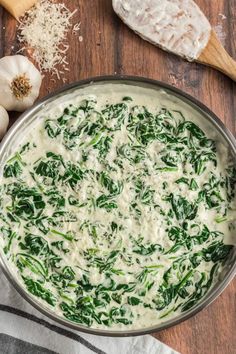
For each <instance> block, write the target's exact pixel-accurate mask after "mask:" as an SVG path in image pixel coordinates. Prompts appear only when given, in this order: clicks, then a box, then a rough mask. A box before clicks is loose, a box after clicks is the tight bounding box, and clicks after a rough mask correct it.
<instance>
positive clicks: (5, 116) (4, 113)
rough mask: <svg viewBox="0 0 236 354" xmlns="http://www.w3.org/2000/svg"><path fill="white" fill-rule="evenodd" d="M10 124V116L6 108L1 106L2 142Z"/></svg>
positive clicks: (0, 136) (0, 135)
mask: <svg viewBox="0 0 236 354" xmlns="http://www.w3.org/2000/svg"><path fill="white" fill-rule="evenodd" d="M8 124H9V115H8V113H7V111H6V110H5V108H3V107H2V106H0V140H2V138H3V137H4V135H5V133H6V131H7V127H8Z"/></svg>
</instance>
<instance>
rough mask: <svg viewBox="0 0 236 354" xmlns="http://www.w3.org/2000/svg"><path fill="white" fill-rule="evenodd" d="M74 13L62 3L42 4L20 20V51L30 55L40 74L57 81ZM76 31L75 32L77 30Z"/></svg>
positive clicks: (41, 2)
mask: <svg viewBox="0 0 236 354" xmlns="http://www.w3.org/2000/svg"><path fill="white" fill-rule="evenodd" d="M76 12H77V10H75V11H73V12H71V11H70V10H69V9H68V8H67V7H66V6H65V5H64V4H62V3H55V2H53V1H48V0H43V1H40V2H38V3H37V4H36V5H35V6H34V7H33V8H32V9H31V10H29V11H28V12H26V15H25V16H24V17H23V19H22V20H21V22H20V25H19V27H18V30H19V34H18V40H19V42H20V43H23V44H24V47H23V48H21V50H20V51H27V52H28V53H30V54H31V55H32V57H33V59H34V60H35V61H36V63H37V64H38V66H39V68H40V70H41V71H49V72H52V73H53V74H56V75H57V77H58V78H60V76H61V74H63V73H64V71H65V70H66V68H67V65H68V62H67V60H66V53H67V51H68V49H69V44H68V43H67V42H66V41H65V40H66V36H67V33H68V31H69V30H71V29H72V26H73V25H72V21H71V18H72V17H73V16H74V14H75V13H76ZM76 28H77V31H78V30H79V26H77V27H76ZM73 33H74V30H73Z"/></svg>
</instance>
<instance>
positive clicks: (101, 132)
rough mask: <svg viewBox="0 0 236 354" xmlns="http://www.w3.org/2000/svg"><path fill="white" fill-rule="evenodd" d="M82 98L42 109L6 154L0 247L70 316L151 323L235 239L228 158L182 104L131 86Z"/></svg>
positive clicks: (192, 300) (85, 321)
mask: <svg viewBox="0 0 236 354" xmlns="http://www.w3.org/2000/svg"><path fill="white" fill-rule="evenodd" d="M134 92H136V91H135V90H134ZM108 96H109V95H108ZM78 97H79V96H78ZM78 97H77V99H76V101H75V102H73V103H71V102H69V103H68V104H63V105H61V106H60V107H59V108H58V107H57V110H55V111H54V110H53V109H51V111H50V110H49V112H47V113H45V114H44V117H43V118H42V119H41V120H40V123H38V125H37V128H36V129H34V130H33V131H31V132H29V133H28V135H26V136H25V138H24V142H23V143H22V144H21V145H20V146H19V147H18V148H17V150H16V151H15V152H14V154H12V156H10V157H9V159H8V160H7V162H6V163H5V165H4V168H3V171H2V175H3V176H2V178H1V186H0V191H1V194H0V238H1V244H2V248H3V252H4V253H5V256H6V257H7V259H8V260H9V262H11V263H12V267H13V269H14V272H15V273H17V275H18V277H19V279H20V281H21V282H22V283H23V284H24V287H25V288H26V289H27V291H28V292H30V293H31V294H32V295H34V296H35V297H37V298H38V299H39V300H40V301H42V302H43V303H44V304H46V305H47V306H50V307H51V308H52V309H53V311H55V312H57V313H58V314H60V315H63V316H64V317H66V318H67V319H69V320H70V321H73V322H76V323H79V324H82V325H85V326H90V327H103V328H104V327H111V328H118V327H126V328H140V327H144V326H150V325H154V324H157V323H158V322H161V321H164V320H166V319H169V318H171V317H173V316H176V315H177V314H179V313H181V312H184V311H187V310H188V309H190V308H191V307H193V306H194V305H196V304H197V303H198V302H199V301H200V300H201V299H202V298H203V297H204V296H205V294H206V293H207V292H208V290H209V289H210V288H211V286H212V285H213V284H214V283H215V282H216V280H217V277H218V275H219V273H220V271H221V269H222V265H223V264H224V262H225V260H226V259H227V257H228V255H229V253H230V251H231V248H232V247H233V246H231V245H230V244H229V243H227V242H225V238H227V237H228V236H229V235H230V234H231V233H232V232H233V229H234V217H235V215H234V209H233V203H234V199H235V181H236V174H235V168H234V166H233V164H232V163H231V161H230V156H229V154H228V151H227V148H225V147H224V146H223V144H222V143H220V142H219V141H218V140H217V139H212V137H211V134H210V133H209V131H207V130H206V129H204V125H203V124H202V123H201V124H197V123H196V122H194V121H193V120H192V119H191V114H190V117H189V116H188V114H186V112H185V113H184V112H183V111H181V109H177V108H176V109H172V108H169V107H168V105H166V104H164V105H163V106H162V104H161V102H159V101H158V99H157V101H155V100H154V101H155V102H156V104H153V105H151V106H152V107H151V108H150V107H149V105H148V104H143V103H142V100H141V104H140V102H139V101H138V98H137V97H138V96H137V93H134V94H132V89H131V90H129V92H128V94H126V93H125V92H124V94H123V95H121V94H119V95H118V96H116V97H115V98H114V97H113V98H112V99H111V101H112V102H109V97H108V100H104V99H103V98H102V97H103V96H102V95H100V94H99V93H97V94H96V95H87V96H86V97H83V98H78ZM106 99H107V96H106Z"/></svg>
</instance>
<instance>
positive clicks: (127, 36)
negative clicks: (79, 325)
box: [0, 0, 236, 354]
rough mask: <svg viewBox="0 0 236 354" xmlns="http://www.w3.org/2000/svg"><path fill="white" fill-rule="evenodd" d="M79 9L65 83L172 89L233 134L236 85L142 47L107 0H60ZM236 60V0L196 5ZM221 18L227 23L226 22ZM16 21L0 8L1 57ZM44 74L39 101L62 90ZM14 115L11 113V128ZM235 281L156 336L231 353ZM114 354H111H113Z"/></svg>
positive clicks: (203, 351) (186, 349)
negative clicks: (101, 79) (128, 81)
mask: <svg viewBox="0 0 236 354" xmlns="http://www.w3.org/2000/svg"><path fill="white" fill-rule="evenodd" d="M63 2H64V3H65V4H66V5H68V7H69V8H70V9H75V8H77V7H79V9H80V10H79V13H78V14H77V15H76V17H77V18H75V20H76V21H81V32H80V34H81V35H82V36H83V41H82V42H80V41H79V40H78V37H76V36H73V35H72V34H71V35H70V36H69V39H68V40H69V42H70V50H69V52H68V61H69V63H70V71H69V72H67V75H66V78H67V82H68V83H69V82H73V81H76V80H80V79H84V78H88V77H92V76H97V75H108V74H117V75H118V74H127V75H140V76H146V77H149V78H153V79H158V80H162V81H164V82H167V83H170V84H172V85H173V86H176V87H178V88H180V89H183V90H184V91H186V92H188V93H189V94H191V95H193V96H194V97H196V98H198V99H199V100H200V101H202V102H203V103H205V104H206V105H207V106H208V107H209V108H211V109H212V110H213V111H214V112H215V113H216V114H217V115H218V116H219V117H220V118H221V119H222V121H223V122H224V123H225V124H226V125H227V127H228V128H229V129H230V130H231V132H232V133H234V134H235V128H236V126H235V118H236V85H235V83H233V82H232V81H231V80H230V79H228V78H227V77H225V76H223V75H222V74H220V73H218V72H216V71H214V70H212V69H210V68H207V67H204V66H201V65H199V64H195V63H188V62H185V61H183V60H181V59H179V58H177V57H175V56H173V55H171V54H168V53H165V52H163V51H161V50H159V49H157V48H156V47H154V46H152V45H151V44H149V43H146V42H145V41H143V40H142V39H140V38H139V37H138V36H137V35H135V34H134V33H133V32H132V31H131V30H129V29H128V28H127V27H126V26H125V25H124V24H123V23H122V22H121V21H120V20H119V19H118V18H117V17H116V15H115V14H114V13H113V10H112V5H111V0H89V1H88V0H63ZM196 2H197V3H198V5H199V6H200V7H201V8H202V10H203V11H204V12H205V14H206V15H207V16H208V18H209V19H210V22H211V24H212V25H213V26H214V28H216V31H217V32H218V33H219V35H220V37H221V39H222V41H223V44H224V45H225V47H226V49H227V50H228V52H229V53H230V54H231V55H232V56H233V57H235V58H236V0H211V1H206V0H196ZM222 15H224V16H225V17H226V18H224V16H222ZM17 49H18V44H17V41H16V21H15V20H14V19H13V18H12V17H11V16H10V15H8V14H7V13H6V12H5V11H4V10H2V9H0V57H2V56H5V55H12V54H14V53H16V51H17ZM62 85H63V83H62V82H61V81H56V82H53V81H51V77H50V75H48V74H47V75H46V76H45V78H44V81H43V85H42V89H41V93H40V96H41V97H43V96H44V95H45V94H47V93H48V92H53V91H54V90H55V89H56V88H58V87H61V86H62ZM16 118H17V115H16V114H14V113H12V114H11V123H13V121H14V120H15V119H16ZM235 329H236V281H235V280H234V281H233V282H232V283H231V284H230V285H229V286H228V288H227V289H226V290H225V291H224V293H223V294H222V295H221V296H220V297H219V298H218V299H217V300H216V301H215V302H214V303H213V304H211V305H210V306H209V307H208V308H207V309H205V310H203V311H202V312H201V313H199V314H198V315H196V316H195V317H193V318H192V319H189V320H187V321H185V322H184V323H182V324H180V325H178V326H175V327H173V328H170V329H168V330H165V331H162V332H160V333H157V334H155V337H156V338H158V339H159V340H161V341H163V342H164V343H166V344H168V345H170V346H171V347H173V348H174V349H176V350H178V351H179V352H181V353H182V354H221V353H224V354H235V353H236V341H235V334H236V333H235ZM111 354H112V353H111Z"/></svg>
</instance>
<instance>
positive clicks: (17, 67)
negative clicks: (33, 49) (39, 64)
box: [0, 55, 42, 112]
mask: <svg viewBox="0 0 236 354" xmlns="http://www.w3.org/2000/svg"><path fill="white" fill-rule="evenodd" d="M41 83H42V76H41V74H40V72H39V70H38V69H37V68H36V67H35V66H34V65H33V63H31V61H29V59H28V58H26V57H24V56H22V55H14V56H7V57H4V58H2V59H0V105H2V106H3V107H4V108H5V109H7V110H9V111H11V110H15V111H19V112H22V111H24V110H26V109H27V108H29V107H30V106H32V104H33V103H34V101H35V100H36V98H37V97H38V95H39V90H40V86H41Z"/></svg>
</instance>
